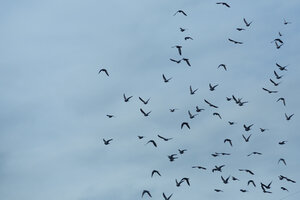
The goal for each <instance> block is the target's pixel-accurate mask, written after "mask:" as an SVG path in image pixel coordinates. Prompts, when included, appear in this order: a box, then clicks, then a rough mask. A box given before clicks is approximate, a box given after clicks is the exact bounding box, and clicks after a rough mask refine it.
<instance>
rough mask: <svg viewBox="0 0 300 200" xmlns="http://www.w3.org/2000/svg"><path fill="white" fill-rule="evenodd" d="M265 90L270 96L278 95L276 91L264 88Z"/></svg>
mask: <svg viewBox="0 0 300 200" xmlns="http://www.w3.org/2000/svg"><path fill="white" fill-rule="evenodd" d="M262 89H263V90H265V91H267V92H268V93H269V94H271V93H277V92H278V91H275V90H268V89H266V88H262Z"/></svg>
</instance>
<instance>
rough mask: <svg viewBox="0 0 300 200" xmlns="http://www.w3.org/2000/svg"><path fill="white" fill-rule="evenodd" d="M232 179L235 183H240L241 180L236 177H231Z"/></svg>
mask: <svg viewBox="0 0 300 200" xmlns="http://www.w3.org/2000/svg"><path fill="white" fill-rule="evenodd" d="M231 179H232V180H233V181H239V180H240V179H238V178H236V177H234V176H231Z"/></svg>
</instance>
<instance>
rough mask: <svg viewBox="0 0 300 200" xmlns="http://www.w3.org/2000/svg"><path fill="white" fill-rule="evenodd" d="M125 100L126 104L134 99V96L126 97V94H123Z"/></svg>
mask: <svg viewBox="0 0 300 200" xmlns="http://www.w3.org/2000/svg"><path fill="white" fill-rule="evenodd" d="M123 98H124V101H125V102H128V101H129V100H130V99H131V98H132V96H130V97H126V95H125V93H124V94H123Z"/></svg>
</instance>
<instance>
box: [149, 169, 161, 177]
mask: <svg viewBox="0 0 300 200" xmlns="http://www.w3.org/2000/svg"><path fill="white" fill-rule="evenodd" d="M155 173H156V174H157V175H159V176H161V174H160V173H159V171H157V170H153V171H152V172H151V178H152V177H153V175H154V174H155Z"/></svg>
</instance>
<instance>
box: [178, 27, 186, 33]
mask: <svg viewBox="0 0 300 200" xmlns="http://www.w3.org/2000/svg"><path fill="white" fill-rule="evenodd" d="M179 29H180V31H181V32H184V31H186V30H187V29H186V28H181V27H180V28H179Z"/></svg>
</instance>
